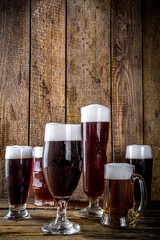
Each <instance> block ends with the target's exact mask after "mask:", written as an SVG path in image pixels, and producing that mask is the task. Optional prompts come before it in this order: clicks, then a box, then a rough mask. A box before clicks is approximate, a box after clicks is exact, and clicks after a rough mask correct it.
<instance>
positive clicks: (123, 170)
mask: <svg viewBox="0 0 160 240" xmlns="http://www.w3.org/2000/svg"><path fill="white" fill-rule="evenodd" d="M134 172H135V166H133V165H130V164H128V163H109V164H105V166H104V178H105V179H112V180H126V179H130V178H131V175H132V174H133V173H134Z"/></svg>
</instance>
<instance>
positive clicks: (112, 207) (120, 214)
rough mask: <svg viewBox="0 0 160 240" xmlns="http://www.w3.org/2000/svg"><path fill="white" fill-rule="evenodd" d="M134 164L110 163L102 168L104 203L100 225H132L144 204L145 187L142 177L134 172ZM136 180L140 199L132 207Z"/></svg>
mask: <svg viewBox="0 0 160 240" xmlns="http://www.w3.org/2000/svg"><path fill="white" fill-rule="evenodd" d="M134 172H135V166H133V165H130V164H128V163H110V164H106V165H105V169H104V203H103V209H104V212H103V217H102V221H101V223H102V225H104V226H108V227H134V226H135V225H136V218H137V217H139V215H140V214H141V213H142V212H143V210H144V209H145V206H146V187H145V182H144V180H143V178H142V177H141V176H140V175H138V174H134ZM135 180H138V182H139V186H140V190H141V199H140V203H139V206H138V208H137V209H135V208H134V183H135Z"/></svg>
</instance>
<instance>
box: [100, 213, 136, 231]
mask: <svg viewBox="0 0 160 240" xmlns="http://www.w3.org/2000/svg"><path fill="white" fill-rule="evenodd" d="M101 224H102V225H103V226H107V227H113V228H114V227H115V228H124V227H129V228H133V227H135V226H136V219H129V218H127V217H122V218H119V219H113V218H110V217H109V216H107V215H104V216H103V217H102V220H101Z"/></svg>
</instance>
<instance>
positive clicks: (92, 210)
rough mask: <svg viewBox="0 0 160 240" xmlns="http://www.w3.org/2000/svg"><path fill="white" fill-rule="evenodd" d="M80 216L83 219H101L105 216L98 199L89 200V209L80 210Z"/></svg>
mask: <svg viewBox="0 0 160 240" xmlns="http://www.w3.org/2000/svg"><path fill="white" fill-rule="evenodd" d="M78 214H79V215H80V216H83V217H91V218H101V217H102V215H103V209H102V208H101V207H100V206H99V200H98V199H93V198H89V205H88V207H86V208H84V209H82V210H80V211H79V212H78Z"/></svg>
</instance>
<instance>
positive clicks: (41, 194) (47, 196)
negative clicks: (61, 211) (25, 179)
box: [32, 147, 54, 206]
mask: <svg viewBox="0 0 160 240" xmlns="http://www.w3.org/2000/svg"><path fill="white" fill-rule="evenodd" d="M42 152H43V147H34V149H33V159H34V165H33V184H32V186H33V189H34V192H35V201H34V203H35V205H39V206H40V205H52V206H54V198H53V196H52V195H51V193H50V191H49V190H48V187H47V184H46V182H45V179H44V175H43V170H42Z"/></svg>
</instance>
